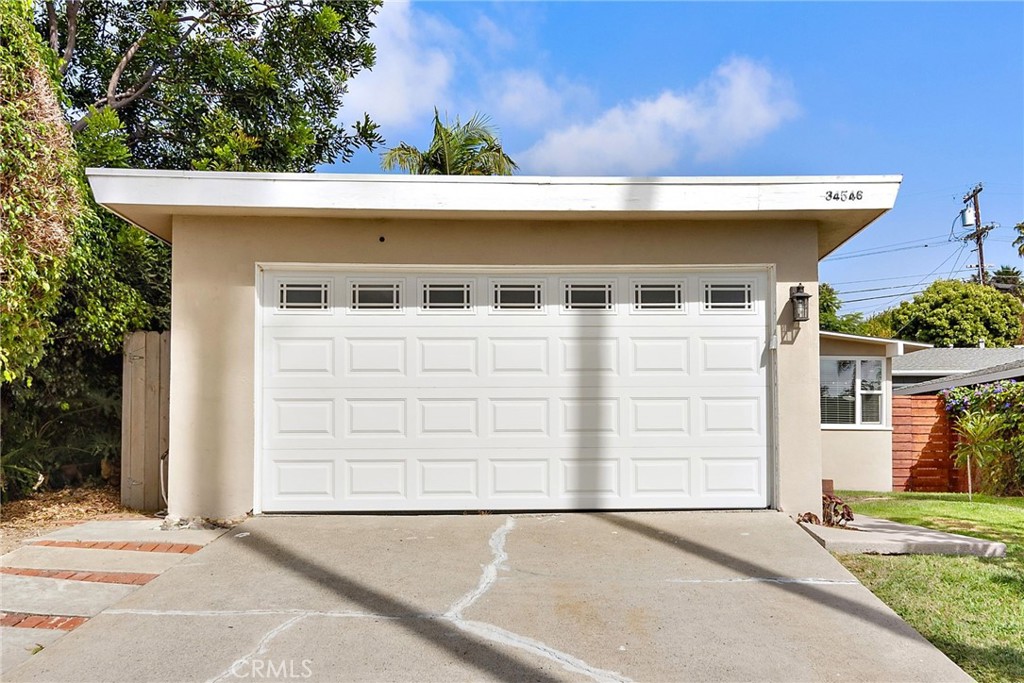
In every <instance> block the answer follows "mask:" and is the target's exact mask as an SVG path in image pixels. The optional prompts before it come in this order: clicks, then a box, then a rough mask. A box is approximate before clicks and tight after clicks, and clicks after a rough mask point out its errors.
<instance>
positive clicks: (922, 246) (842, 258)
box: [822, 244, 939, 261]
mask: <svg viewBox="0 0 1024 683" xmlns="http://www.w3.org/2000/svg"><path fill="white" fill-rule="evenodd" d="M934 246H939V245H937V244H919V245H916V246H910V247H897V248H896V249H883V250H880V251H872V252H869V253H864V254H849V255H846V256H830V257H828V258H826V259H822V261H846V260H847V259H853V258H864V257H866V256H879V255H881V254H891V253H892V252H895V251H910V250H911V249H925V248H927V247H934Z"/></svg>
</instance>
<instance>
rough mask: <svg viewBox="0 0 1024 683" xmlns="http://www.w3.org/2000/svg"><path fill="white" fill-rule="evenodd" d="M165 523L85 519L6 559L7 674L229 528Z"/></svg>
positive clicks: (0, 561) (1, 631) (1, 622)
mask: <svg viewBox="0 0 1024 683" xmlns="http://www.w3.org/2000/svg"><path fill="white" fill-rule="evenodd" d="M160 525H161V520H159V519H151V520H150V519H146V520H130V521H128V520H125V521H104V522H86V523H84V524H79V525H75V526H71V527H67V528H64V529H61V530H59V531H55V532H54V533H52V534H48V535H46V536H41V537H39V538H33V539H31V541H29V542H28V543H26V544H25V545H23V546H22V547H21V548H18V549H16V550H13V551H11V552H9V553H7V554H6V555H4V556H3V557H0V640H2V646H0V676H3V677H4V680H7V679H6V674H7V672H8V671H10V670H11V669H13V668H14V667H15V666H17V665H18V664H20V663H22V662H23V661H25V660H27V659H28V658H29V657H31V656H32V655H33V653H37V652H39V651H41V650H43V649H45V648H48V647H51V646H52V645H53V643H55V642H56V641H57V640H58V639H59V638H60V637H61V636H63V635H65V634H66V633H68V632H69V631H72V630H74V629H76V628H78V627H80V626H81V625H82V624H84V623H86V622H87V621H88V620H89V619H91V618H92V617H95V616H96V615H97V614H99V613H100V612H102V611H103V610H105V609H107V608H108V607H110V606H111V605H114V604H115V603H117V602H120V601H121V600H123V599H124V598H126V597H128V596H129V595H131V594H132V593H134V592H135V591H137V590H138V589H139V588H140V587H141V586H142V585H144V584H146V583H148V582H149V581H151V580H153V579H155V578H156V577H157V576H158V575H159V574H161V573H163V572H165V571H167V570H168V569H170V568H171V567H173V566H174V565H176V564H178V563H179V562H182V561H184V560H185V559H187V558H188V557H191V555H192V554H193V553H195V552H197V551H198V550H200V549H201V548H202V547H203V546H204V545H206V544H207V543H209V542H210V541H212V540H213V539H215V538H217V537H218V536H220V535H221V534H222V533H224V531H226V530H224V529H217V530H181V529H175V530H170V531H164V530H161V528H160Z"/></svg>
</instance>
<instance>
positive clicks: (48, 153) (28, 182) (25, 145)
mask: <svg viewBox="0 0 1024 683" xmlns="http://www.w3.org/2000/svg"><path fill="white" fill-rule="evenodd" d="M49 56H50V55H49V51H48V50H47V49H46V48H45V46H44V45H43V44H42V42H41V41H40V39H39V37H38V35H36V33H35V31H34V30H33V28H32V10H31V3H30V2H27V1H21V0H19V1H4V2H2V3H0V140H2V143H0V225H2V226H3V229H2V230H0V286H2V287H3V297H2V298H0V375H2V379H3V381H4V382H5V383H6V382H11V381H14V380H15V379H18V378H22V377H24V376H25V374H26V372H27V371H28V370H30V369H31V368H32V367H34V366H35V365H36V364H37V363H38V362H39V360H40V358H41V357H42V355H43V346H44V344H45V342H46V340H47V339H48V338H49V337H50V335H51V334H52V333H53V331H54V328H55V326H54V322H53V321H52V320H51V315H52V314H53V312H54V311H55V310H56V308H57V305H58V302H59V301H60V291H61V287H62V285H63V284H64V267H65V263H66V262H67V259H68V257H69V252H71V251H72V249H73V236H74V234H75V232H76V230H78V229H80V228H81V226H83V225H84V224H86V223H87V222H89V221H90V220H94V219H95V217H94V216H93V215H92V214H91V212H90V211H89V210H88V208H87V207H86V206H85V200H84V191H83V187H82V183H81V179H80V176H79V174H78V160H77V158H76V156H75V152H74V147H73V143H72V140H71V134H70V133H69V131H68V129H67V125H66V124H65V123H64V118H63V115H62V113H61V108H60V103H59V99H58V94H57V92H56V91H55V88H54V83H55V76H56V69H55V63H54V60H52V59H48V57H49ZM77 256H78V254H75V255H74V256H73V257H77Z"/></svg>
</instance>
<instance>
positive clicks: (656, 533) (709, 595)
mask: <svg viewBox="0 0 1024 683" xmlns="http://www.w3.org/2000/svg"><path fill="white" fill-rule="evenodd" d="M5 680H8V681H76V682H77V681H111V680H121V681H128V680H130V681H202V680H205V681H231V680H311V681H462V680H466V681H469V680H472V681H477V680H498V681H556V680H558V681H561V680H581V681H582V680H608V681H626V680H637V681H688V680H716V681H742V680H756V681H770V680H778V681H825V680H829V681H886V680H890V681H958V680H970V678H969V677H967V676H966V674H964V673H963V672H962V671H961V670H960V669H959V668H957V667H956V666H955V665H954V664H953V663H952V662H950V661H949V660H948V659H947V658H946V657H945V656H944V655H942V654H941V653H940V652H939V651H938V650H936V649H935V648H933V647H932V646H931V645H930V644H928V643H927V642H926V641H925V640H924V639H923V638H921V636H920V635H918V634H917V633H916V632H915V631H914V630H913V629H912V628H910V627H909V626H908V625H907V624H906V623H905V622H903V621H901V620H900V619H899V618H898V617H897V616H896V615H895V614H894V613H893V612H892V611H890V610H889V609H888V608H887V607H885V605H883V604H882V603H881V602H880V601H879V600H877V599H876V598H875V597H874V596H873V595H872V594H871V593H870V592H869V591H868V590H867V589H866V588H864V587H863V586H861V585H860V584H859V583H858V582H857V581H856V580H855V579H854V578H853V576H851V575H850V574H849V573H848V572H847V571H846V570H845V569H843V568H842V566H840V565H839V563H837V562H836V561H835V560H834V559H833V558H832V557H831V556H830V555H829V554H828V553H827V552H825V551H824V550H823V549H822V548H821V547H820V546H819V545H818V544H817V543H815V542H814V541H813V540H812V539H811V538H810V537H809V536H808V535H807V534H806V533H805V532H804V531H803V530H801V529H800V528H799V527H798V526H797V525H796V524H795V523H794V522H793V521H792V520H790V519H789V518H788V517H786V516H784V515H782V514H780V513H774V512H736V513H727V512H719V513H695V512H685V513H683V512H679V513H676V512H672V513H621V514H550V515H453V516H440V515H429V516H428V515H424V516H293V517H260V518H255V519H252V520H250V521H247V522H246V523H245V524H243V525H241V526H239V527H237V528H235V529H234V530H232V531H231V532H229V533H227V534H225V535H224V536H222V537H221V538H219V539H218V540H216V541H214V542H213V543H211V544H210V545H209V546H207V547H206V548H204V549H203V550H201V551H199V552H198V553H196V554H195V555H193V556H191V557H190V558H189V559H188V560H186V561H184V562H181V563H179V564H178V565H176V566H175V567H173V568H172V569H169V570H168V571H167V572H166V573H164V574H163V575H161V576H160V577H158V578H157V579H155V580H153V581H152V582H150V583H149V584H147V585H145V586H143V587H142V588H141V589H139V590H138V591H137V592H135V593H134V594H132V595H131V596H130V597H128V598H126V599H125V600H123V601H121V602H120V603H118V604H117V605H115V606H114V607H113V608H111V609H108V610H107V611H106V612H104V613H102V614H100V615H99V616H97V617H95V618H93V619H91V620H90V621H89V622H88V623H86V624H84V625H83V626H81V627H79V628H78V629H76V630H75V631H73V632H71V633H69V634H68V635H67V636H65V637H64V638H61V639H60V640H59V641H57V642H56V643H54V644H53V645H52V646H50V647H47V648H46V649H44V650H43V651H42V652H40V653H38V654H36V655H34V656H33V657H32V658H31V659H30V660H28V661H27V662H26V663H25V664H23V665H22V666H20V667H18V668H17V669H15V670H14V671H12V672H10V673H9V674H7V675H5Z"/></svg>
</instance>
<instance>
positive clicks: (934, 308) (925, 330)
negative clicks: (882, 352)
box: [891, 280, 1024, 347]
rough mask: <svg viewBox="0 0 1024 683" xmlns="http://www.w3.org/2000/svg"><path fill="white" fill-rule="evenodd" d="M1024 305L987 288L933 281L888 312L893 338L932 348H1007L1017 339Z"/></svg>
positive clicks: (967, 283)
mask: <svg viewBox="0 0 1024 683" xmlns="http://www.w3.org/2000/svg"><path fill="white" fill-rule="evenodd" d="M1022 315H1024V305H1022V304H1021V302H1020V301H1018V300H1017V299H1015V298H1014V297H1012V296H1010V295H1008V294H1003V293H1001V292H998V291H996V290H995V289H993V288H991V287H983V286H982V285H979V284H974V283H970V282H962V281H960V280H936V281H935V282H933V283H932V284H931V285H930V286H929V287H928V288H927V289H926V290H924V291H923V292H921V293H920V294H918V295H917V296H916V297H914V299H913V300H912V301H905V302H903V303H902V304H900V305H899V306H898V307H897V308H895V309H893V310H892V316H891V317H892V327H893V330H894V332H895V335H894V336H896V337H902V338H909V339H913V340H915V341H921V342H927V343H931V344H935V345H936V346H950V345H952V346H961V347H965V346H977V345H978V343H979V342H980V341H982V340H984V341H985V344H986V345H988V346H1010V345H1012V344H1014V343H1015V342H1016V341H1017V340H1018V339H1020V336H1021V327H1022V326H1021V316H1022Z"/></svg>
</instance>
